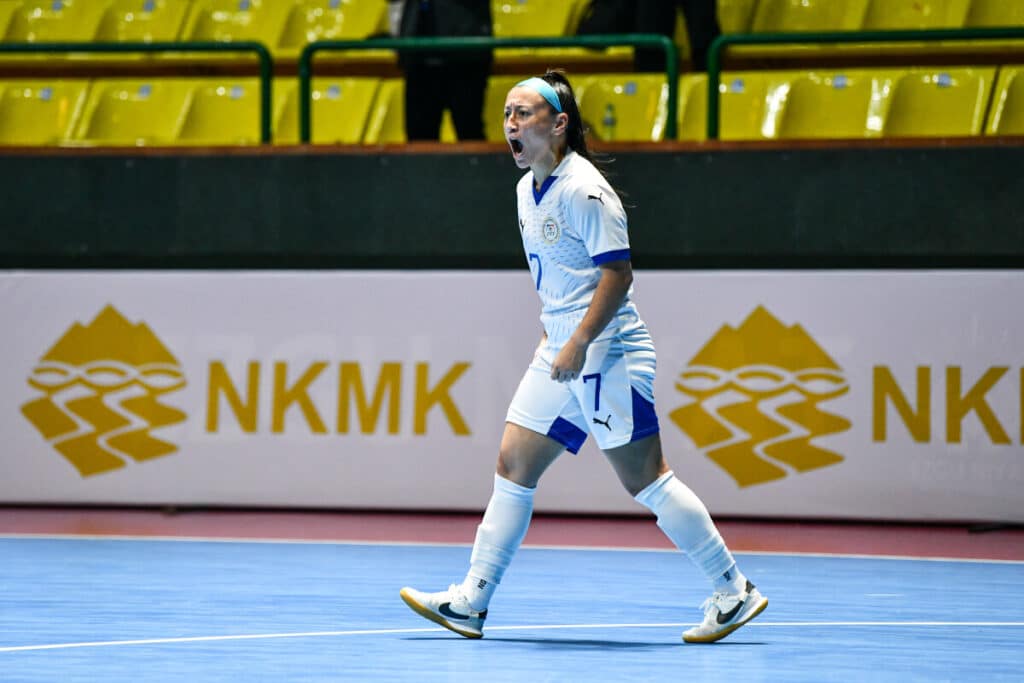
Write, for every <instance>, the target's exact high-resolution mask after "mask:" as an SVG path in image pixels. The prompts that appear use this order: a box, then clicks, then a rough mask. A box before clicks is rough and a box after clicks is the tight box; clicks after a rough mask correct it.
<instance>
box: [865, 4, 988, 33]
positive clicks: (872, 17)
mask: <svg viewBox="0 0 1024 683" xmlns="http://www.w3.org/2000/svg"><path fill="white" fill-rule="evenodd" d="M969 4H970V0H870V2H869V3H868V9H867V12H866V13H865V15H864V24H863V26H862V28H863V29H864V30H866V31H869V30H887V29H940V28H962V27H963V25H964V20H965V19H966V17H967V8H968V5H969Z"/></svg>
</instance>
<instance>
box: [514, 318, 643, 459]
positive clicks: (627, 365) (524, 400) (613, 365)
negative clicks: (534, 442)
mask: <svg viewBox="0 0 1024 683" xmlns="http://www.w3.org/2000/svg"><path fill="white" fill-rule="evenodd" d="M560 348H561V347H560V346H554V345H551V344H550V343H545V344H543V345H541V347H540V348H538V349H537V353H536V354H535V355H534V357H533V362H532V363H530V367H529V368H528V369H527V371H526V374H525V375H524V376H523V379H522V381H521V382H520V383H519V388H518V389H517V390H516V393H515V396H514V397H513V398H512V404H511V405H510V406H509V408H508V414H507V415H506V417H505V419H506V420H507V421H508V422H512V423H514V424H517V425H519V426H521V427H525V428H527V429H529V430H532V431H534V432H537V433H539V434H544V435H546V436H548V437H550V438H552V439H554V440H555V441H557V442H558V443H560V444H562V445H563V446H565V447H566V449H568V450H569V451H570V452H572V453H576V452H578V451H579V449H580V447H581V446H582V445H583V442H584V441H586V438H587V434H588V433H590V434H593V435H594V439H595V440H596V441H597V445H598V446H599V447H600V448H601V449H602V450H607V449H610V448H616V447H618V446H624V445H626V444H628V443H631V442H633V441H637V440H639V439H642V438H644V437H646V436H650V435H651V434H655V433H657V432H658V416H657V415H656V414H655V411H654V371H655V365H656V357H655V353H654V344H653V342H652V341H651V337H650V334H649V333H648V332H647V328H646V326H644V324H643V323H642V322H640V323H638V324H637V325H635V326H631V327H630V329H628V330H622V331H621V332H620V333H619V334H618V335H616V336H614V337H611V338H608V339H603V340H598V341H595V342H593V343H592V344H591V345H590V348H589V349H587V360H586V363H584V365H583V371H582V372H581V373H580V376H579V377H577V378H576V379H574V380H572V381H571V382H556V381H555V380H553V379H551V363H552V361H554V359H555V356H556V355H557V353H558V351H559V350H560Z"/></svg>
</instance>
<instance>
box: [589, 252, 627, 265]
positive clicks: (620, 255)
mask: <svg viewBox="0 0 1024 683" xmlns="http://www.w3.org/2000/svg"><path fill="white" fill-rule="evenodd" d="M590 260H591V261H593V262H594V265H595V266H599V265H601V264H602V263H611V262H612V261H628V260H629V249H617V250H615V251H606V252H604V253H603V254H598V255H597V256H591V257H590Z"/></svg>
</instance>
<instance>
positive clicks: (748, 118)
mask: <svg viewBox="0 0 1024 683" xmlns="http://www.w3.org/2000/svg"><path fill="white" fill-rule="evenodd" d="M789 78H790V77H789V74H788V73H787V72H770V71H751V72H725V73H722V74H721V80H720V82H719V85H718V97H719V99H718V105H719V106H718V109H719V119H718V137H719V139H720V140H765V139H771V138H774V137H776V135H777V130H778V118H779V115H780V107H779V106H778V105H779V103H778V102H774V101H773V100H771V98H769V94H770V93H775V92H778V91H779V90H780V88H783V86H785V85H787V84H788V83H789ZM707 113H708V80H707V75H706V74H687V75H685V76H683V77H682V78H681V79H680V81H679V111H678V115H679V118H678V125H679V129H678V131H679V139H680V140H705V139H706V138H707Z"/></svg>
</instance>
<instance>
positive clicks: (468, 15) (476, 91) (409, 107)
mask: <svg viewBox="0 0 1024 683" xmlns="http://www.w3.org/2000/svg"><path fill="white" fill-rule="evenodd" d="M389 10H390V12H389V19H390V22H391V26H392V33H394V34H396V35H398V36H400V37H402V38H407V37H419V38H428V37H472V36H477V37H490V36H491V35H492V27H491V3H490V0H403V1H401V2H391V3H390V7H389ZM491 62H492V56H491V51H490V50H479V51H478V50H471V51H453V52H421V51H404V52H400V54H399V65H400V66H401V67H402V70H403V71H404V72H405V133H406V137H407V138H408V139H409V140H438V139H439V138H440V133H441V118H442V116H443V114H444V110H445V109H448V110H449V111H451V114H452V122H453V123H454V124H455V131H456V134H457V135H458V138H459V140H483V139H484V123H483V102H484V92H485V90H486V88H487V78H488V76H490V73H491Z"/></svg>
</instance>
